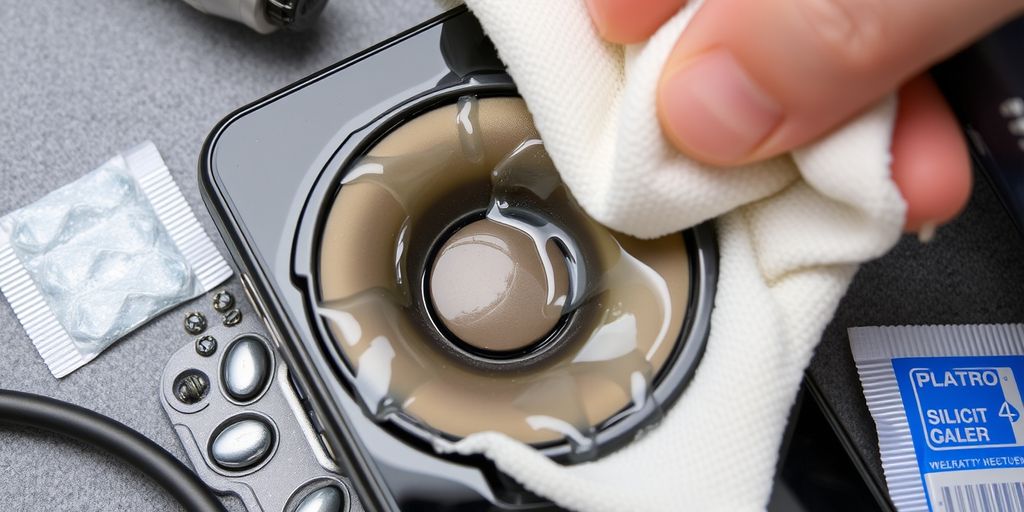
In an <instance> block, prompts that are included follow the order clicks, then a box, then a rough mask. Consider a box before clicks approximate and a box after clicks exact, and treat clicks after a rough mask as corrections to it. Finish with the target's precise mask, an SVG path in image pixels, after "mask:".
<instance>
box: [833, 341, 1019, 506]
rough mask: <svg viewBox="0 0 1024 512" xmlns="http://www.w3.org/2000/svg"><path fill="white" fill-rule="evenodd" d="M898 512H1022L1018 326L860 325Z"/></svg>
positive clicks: (870, 395) (869, 390) (857, 356)
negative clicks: (929, 511)
mask: <svg viewBox="0 0 1024 512" xmlns="http://www.w3.org/2000/svg"><path fill="white" fill-rule="evenodd" d="M849 334H850V346H851V348H852V350H853V357H854V360H855V361H856V363H857V371H858V373H859V374H860V380H861V384H862V385H863V386H864V395H865V397H866V398H867V403H868V409H870V411H871V416H872V417H873V418H874V420H875V424H876V426H877V429H878V444H879V451H880V453H881V456H882V468H883V469H884V471H885V479H886V483H887V485H888V487H889V495H890V497H891V498H892V501H893V504H894V505H895V506H896V508H897V509H898V510H900V511H901V512H903V511H927V510H931V511H935V512H960V511H967V512H981V511H985V512H988V511H1006V512H1010V511H1020V510H1024V420H1022V419H1021V414H1022V413H1024V402H1022V400H1021V396H1022V393H1021V387H1020V386H1021V384H1022V383H1024V325H1021V324H1012V325H942V326H902V327H856V328H853V329H850V331H849Z"/></svg>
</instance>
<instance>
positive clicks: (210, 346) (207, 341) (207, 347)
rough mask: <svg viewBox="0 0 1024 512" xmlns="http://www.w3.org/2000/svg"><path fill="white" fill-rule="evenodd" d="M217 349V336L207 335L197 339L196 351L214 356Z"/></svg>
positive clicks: (205, 355)
mask: <svg viewBox="0 0 1024 512" xmlns="http://www.w3.org/2000/svg"><path fill="white" fill-rule="evenodd" d="M216 351H217V338H214V337H213V336H210V335H206V336H203V337H202V338H199V339H197V340H196V353H197V354H199V355H201V356H203V357H209V356H212V355H213V353H214V352H216Z"/></svg>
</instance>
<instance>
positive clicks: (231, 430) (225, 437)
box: [210, 418, 274, 471]
mask: <svg viewBox="0 0 1024 512" xmlns="http://www.w3.org/2000/svg"><path fill="white" fill-rule="evenodd" d="M273 447H274V431H273V430H272V429H271V428H270V425H267V424H266V422H264V421H263V420H258V419H254V418H246V419H242V420H239V421H236V422H234V423H232V424H231V425H228V426H227V427H225V428H224V429H223V430H221V432H220V433H219V434H217V437H215V438H214V439H213V442H212V443H210V457H211V458H212V459H213V461H214V462H215V463H216V464H217V465H218V466H220V467H222V468H224V469H231V470H236V471H241V470H244V469H248V468H251V467H253V466H255V465H256V464H259V463H260V462H262V461H263V459H265V458H266V457H267V455H268V454H270V451H271V449H272V448H273Z"/></svg>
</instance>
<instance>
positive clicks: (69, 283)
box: [0, 142, 231, 377]
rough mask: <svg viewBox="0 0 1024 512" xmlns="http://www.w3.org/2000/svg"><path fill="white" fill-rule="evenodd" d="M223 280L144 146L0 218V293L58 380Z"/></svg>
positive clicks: (222, 269) (220, 264)
mask: <svg viewBox="0 0 1024 512" xmlns="http://www.w3.org/2000/svg"><path fill="white" fill-rule="evenodd" d="M230 275H231V268H230V267H229V266H228V264H227V262H226V261H225V260H224V258H223V257H222V256H221V254H220V253H219V252H218V251H217V248H216V246H214V244H213V242H212V240H210V238H209V236H207V234H206V232H205V231H204V230H203V228H202V226H201V225H200V224H199V222H198V220H197V219H196V217H195V215H194V214H193V212H192V210H191V209H190V208H189V205H188V203H187V202H186V201H185V198H184V196H183V195H182V194H181V191H180V189H179V188H178V186H177V184H176V183H175V182H174V180H173V179H172V178H171V175H170V173H169V172H168V170H167V166H166V165H165V164H164V162H163V159H162V158H161V157H160V154H159V152H158V151H157V149H156V147H155V146H154V145H153V144H152V143H149V142H147V143H144V144H141V145H139V146H137V147H135V148H133V149H131V150H129V151H126V152H124V153H122V154H120V155H118V156H116V157H114V158H112V159H111V160H109V161H108V162H106V163H105V164H103V165H102V166H100V167H99V168H97V169H96V170H94V171H92V172H90V173H88V174H86V175H85V176H83V177H81V178H79V179H78V180H76V181H75V182H73V183H70V184H68V185H65V186H64V187H61V188H59V189H57V190H55V191H53V192H51V193H49V194H47V195H46V196H45V197H43V198H41V199H39V200H38V201H36V202H35V203H32V204H31V205H28V206H25V207H23V208H21V209H18V210H16V211H14V212H11V213H9V214H7V215H6V216H4V217H2V218H0V290H2V291H3V294H4V296H6V297H7V300H8V302H9V303H10V304H11V307H12V308H13V309H14V312H15V314H16V315H17V317H18V320H19V321H20V322H21V324H22V326H23V327H24V328H25V331H26V332H27V333H28V335H29V338H31V340H32V343H33V344H34V345H35V347H36V349H37V350H38V351H39V354H40V355H41V356H42V357H43V360H44V362H45V363H46V365H47V367H49V369H50V372H51V373H53V375H54V376H55V377H63V376H65V375H67V374H68V373H71V372H72V371H74V370H75V369H77V368H79V367H81V366H82V365H84V364H86V363H88V362H89V361H91V360H92V359H93V358H95V357H96V356H97V355H98V354H99V353H100V352H102V351H103V350H104V349H105V348H106V347H108V346H110V344H112V343H113V342H114V341H116V340H117V339H119V338H121V337H122V336H124V335H125V334H127V333H129V332H131V331H132V330H134V329H135V328H137V327H139V326H140V325H142V324H144V323H146V322H148V321H149V320H151V319H153V318H154V317H156V316H157V315H159V314H160V313H162V312H163V311H166V310H167V309H169V308H172V307H174V306H176V305H178V304H180V303H182V302H183V301H186V300H188V299H191V298H193V297H195V296H197V295H200V294H202V293H205V292H207V291H209V290H210V289H211V288H213V287H214V286H216V285H218V284H219V283H221V282H222V281H223V280H224V279H226V278H227V277H229V276H230Z"/></svg>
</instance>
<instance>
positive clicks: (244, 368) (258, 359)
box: [221, 336, 270, 402]
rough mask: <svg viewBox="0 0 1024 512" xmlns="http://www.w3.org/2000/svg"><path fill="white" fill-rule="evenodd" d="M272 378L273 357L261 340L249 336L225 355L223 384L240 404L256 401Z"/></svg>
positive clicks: (231, 347)
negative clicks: (268, 380)
mask: <svg viewBox="0 0 1024 512" xmlns="http://www.w3.org/2000/svg"><path fill="white" fill-rule="evenodd" d="M269 377H270V353H269V351H268V349H267V346H266V345H265V344H264V343H263V342H261V341H260V340H258V339H257V338H254V337H251V336H246V337H243V338H239V339H238V341H236V342H234V343H232V344H231V346H230V347H228V349H227V353H226V354H224V362H223V366H222V367H221V381H222V382H223V383H224V389H225V390H226V391H227V393H228V395H229V396H230V397H231V398H234V399H235V400H238V401H239V402H247V401H249V400H252V399H253V398H256V396H257V395H259V394H260V392H261V391H263V387H264V385H265V384H266V383H267V379H268V378H269Z"/></svg>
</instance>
